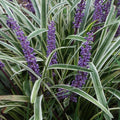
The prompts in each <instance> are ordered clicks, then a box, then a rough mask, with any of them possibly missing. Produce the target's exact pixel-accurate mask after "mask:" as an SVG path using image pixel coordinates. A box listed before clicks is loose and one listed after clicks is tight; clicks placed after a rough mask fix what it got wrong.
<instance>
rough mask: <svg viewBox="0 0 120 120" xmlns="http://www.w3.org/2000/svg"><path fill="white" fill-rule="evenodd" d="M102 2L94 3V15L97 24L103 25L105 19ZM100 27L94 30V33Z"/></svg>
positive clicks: (100, 0)
mask: <svg viewBox="0 0 120 120" xmlns="http://www.w3.org/2000/svg"><path fill="white" fill-rule="evenodd" d="M102 3H103V1H102V0H95V2H94V8H95V10H94V13H93V20H94V21H95V20H96V24H98V23H101V22H102V17H103V10H102ZM99 28H100V27H99V26H97V27H95V28H94V30H93V31H94V32H95V31H97V30H98V29H99Z"/></svg>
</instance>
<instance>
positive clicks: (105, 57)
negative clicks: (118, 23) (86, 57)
mask: <svg viewBox="0 0 120 120" xmlns="http://www.w3.org/2000/svg"><path fill="white" fill-rule="evenodd" d="M119 46H120V37H118V38H117V39H116V40H115V42H114V43H113V44H112V45H111V46H110V47H109V49H108V50H107V51H106V53H105V54H104V55H103V59H101V61H100V62H99V64H97V68H98V70H100V69H101V68H102V67H103V65H104V64H105V63H106V61H107V60H108V59H109V58H110V57H111V55H112V54H113V53H114V52H115V50H117V49H118V48H119Z"/></svg>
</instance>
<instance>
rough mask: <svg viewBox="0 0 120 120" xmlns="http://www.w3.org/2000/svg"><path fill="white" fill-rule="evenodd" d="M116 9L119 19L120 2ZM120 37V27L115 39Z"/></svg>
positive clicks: (119, 0) (119, 1)
mask: <svg viewBox="0 0 120 120" xmlns="http://www.w3.org/2000/svg"><path fill="white" fill-rule="evenodd" d="M116 9H117V17H118V16H120V0H118V3H117V8H116ZM119 35H120V26H119V27H118V30H117V32H116V35H115V37H118V36H119Z"/></svg>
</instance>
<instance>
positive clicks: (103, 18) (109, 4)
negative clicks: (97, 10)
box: [102, 0, 111, 22]
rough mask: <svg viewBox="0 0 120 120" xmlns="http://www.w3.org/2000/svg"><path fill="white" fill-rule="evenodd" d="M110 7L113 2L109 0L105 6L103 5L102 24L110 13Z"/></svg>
mask: <svg viewBox="0 0 120 120" xmlns="http://www.w3.org/2000/svg"><path fill="white" fill-rule="evenodd" d="M110 6H111V0H108V1H107V2H106V3H105V4H104V5H102V11H103V16H102V22H105V20H106V18H107V15H108V13H109V11H110Z"/></svg>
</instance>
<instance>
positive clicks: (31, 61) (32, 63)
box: [7, 17, 40, 81]
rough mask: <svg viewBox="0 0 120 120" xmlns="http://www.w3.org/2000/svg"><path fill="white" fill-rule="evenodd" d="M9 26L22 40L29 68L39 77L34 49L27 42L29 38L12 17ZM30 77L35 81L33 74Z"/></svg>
mask: <svg viewBox="0 0 120 120" xmlns="http://www.w3.org/2000/svg"><path fill="white" fill-rule="evenodd" d="M7 25H8V27H10V28H11V29H12V30H14V31H15V33H16V36H17V38H18V39H19V40H20V43H21V46H22V49H23V53H24V55H25V58H26V61H27V63H28V67H29V68H31V69H32V70H33V71H34V72H35V73H36V74H37V75H40V74H39V66H38V64H37V62H36V58H35V54H34V53H33V48H32V47H30V42H29V41H27V37H26V36H25V35H24V32H23V31H22V30H21V29H20V26H19V25H18V24H17V23H16V21H15V20H14V19H13V18H11V17H8V20H7ZM30 76H31V79H32V81H35V79H36V77H35V76H34V75H32V74H31V73H30Z"/></svg>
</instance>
